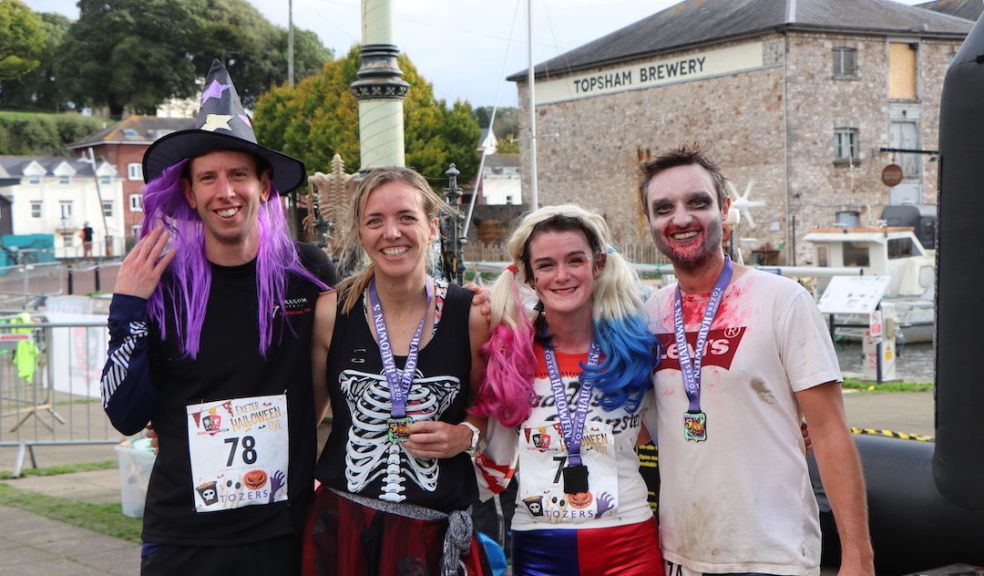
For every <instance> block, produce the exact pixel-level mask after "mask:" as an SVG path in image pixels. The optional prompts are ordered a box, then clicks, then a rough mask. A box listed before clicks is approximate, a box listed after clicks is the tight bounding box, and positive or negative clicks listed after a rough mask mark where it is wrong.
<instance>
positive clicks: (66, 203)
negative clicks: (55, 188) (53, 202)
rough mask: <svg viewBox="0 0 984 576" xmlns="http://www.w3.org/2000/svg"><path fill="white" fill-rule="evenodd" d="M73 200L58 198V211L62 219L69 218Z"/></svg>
mask: <svg viewBox="0 0 984 576" xmlns="http://www.w3.org/2000/svg"><path fill="white" fill-rule="evenodd" d="M72 204H73V202H72V201H71V200H59V201H58V211H59V213H60V214H61V217H62V218H64V219H68V220H71V218H72V211H73V206H72Z"/></svg>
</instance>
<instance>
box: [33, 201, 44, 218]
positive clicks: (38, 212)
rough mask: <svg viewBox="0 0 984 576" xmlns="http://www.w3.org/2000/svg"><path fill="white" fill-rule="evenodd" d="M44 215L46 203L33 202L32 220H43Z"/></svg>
mask: <svg viewBox="0 0 984 576" xmlns="http://www.w3.org/2000/svg"><path fill="white" fill-rule="evenodd" d="M43 215H44V202H42V201H40V200H31V218H41V217H42V216H43Z"/></svg>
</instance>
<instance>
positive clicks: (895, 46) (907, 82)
mask: <svg viewBox="0 0 984 576" xmlns="http://www.w3.org/2000/svg"><path fill="white" fill-rule="evenodd" d="M918 47H919V45H918V44H916V43H915V42H892V43H890V44H889V45H888V97H889V98H891V99H892V100H915V99H916V49H917V48H918Z"/></svg>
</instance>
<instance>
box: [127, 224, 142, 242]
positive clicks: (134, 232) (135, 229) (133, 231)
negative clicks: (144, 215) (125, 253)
mask: <svg viewBox="0 0 984 576" xmlns="http://www.w3.org/2000/svg"><path fill="white" fill-rule="evenodd" d="M142 229H143V225H141V224H133V225H132V226H130V236H133V239H134V240H139V239H140V231H141V230H142Z"/></svg>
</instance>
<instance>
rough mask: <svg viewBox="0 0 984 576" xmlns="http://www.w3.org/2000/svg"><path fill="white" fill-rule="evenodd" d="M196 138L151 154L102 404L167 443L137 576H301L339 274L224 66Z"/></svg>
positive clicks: (297, 178)
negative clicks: (319, 320) (304, 224)
mask: <svg viewBox="0 0 984 576" xmlns="http://www.w3.org/2000/svg"><path fill="white" fill-rule="evenodd" d="M196 126H197V127H196V128H194V129H191V130H183V131H180V132H174V133H171V134H168V135H167V136H164V137H162V138H160V139H158V140H157V141H156V142H154V144H153V145H151V147H150V148H149V149H148V150H147V152H146V154H145V155H144V162H143V173H144V177H145V178H147V180H148V184H147V186H146V187H145V188H144V222H143V233H142V239H141V240H140V241H139V242H137V244H136V245H135V246H134V247H133V250H132V251H131V252H130V254H129V255H128V256H127V257H126V259H125V260H124V261H123V265H122V266H121V268H120V272H119V275H118V278H117V282H116V286H115V288H114V290H113V301H112V303H111V305H110V313H109V333H110V349H109V357H108V360H107V362H106V366H105V368H104V370H103V376H102V397H103V405H104V407H105V410H106V413H107V415H108V416H109V418H110V420H111V422H112V423H113V425H114V426H115V427H116V428H117V429H118V430H119V431H120V432H122V433H124V434H134V433H136V432H139V431H140V430H141V429H143V428H144V426H146V425H147V424H148V422H150V423H152V425H153V427H154V429H155V431H156V433H157V434H158V436H159V442H160V452H159V454H158V457H157V461H156V463H155V465H154V470H153V472H152V474H151V477H150V485H149V487H148V491H147V504H146V508H145V512H144V526H143V535H142V537H143V541H144V545H143V549H142V554H141V556H142V558H141V574H144V575H157V574H162V575H163V574H181V575H183V576H188V575H192V574H208V575H212V574H291V573H296V572H297V571H298V570H299V562H300V540H299V538H300V533H301V530H302V528H303V520H304V517H305V514H306V512H307V505H308V502H309V501H310V497H311V493H312V490H313V473H314V464H315V450H316V433H315V411H314V408H313V404H314V397H313V392H312V377H311V362H310V350H311V334H312V326H313V322H314V306H315V302H316V300H317V299H318V296H319V295H320V293H322V292H323V291H325V290H327V284H326V283H328V284H330V283H334V282H335V280H336V277H335V272H334V268H333V267H332V266H331V263H330V262H329V261H328V259H327V257H326V256H325V254H324V253H323V252H321V251H320V250H318V249H316V248H314V247H310V246H302V245H295V244H294V243H293V242H291V240H290V238H289V236H288V234H287V226H286V220H285V218H284V213H283V207H282V205H281V203H280V192H281V191H283V192H287V191H290V190H292V189H294V188H296V187H297V186H299V185H300V184H301V183H302V182H303V180H304V176H305V171H304V164H303V163H302V162H300V161H299V160H296V159H294V158H291V157H289V156H285V155H283V154H280V153H279V152H276V151H273V150H269V149H267V148H264V147H262V146H260V145H258V144H257V143H256V138H255V136H254V134H253V130H252V127H251V125H250V122H249V118H248V117H247V116H246V115H245V112H244V111H243V108H242V105H241V103H240V100H239V96H238V94H237V93H236V89H235V87H234V86H233V85H232V81H231V80H230V78H229V74H228V72H227V71H226V69H225V67H224V66H223V65H222V64H221V63H219V62H218V61H214V62H213V63H212V67H211V70H210V71H209V74H208V77H207V78H206V83H205V91H204V93H203V94H202V99H201V108H200V110H199V114H198V119H197V123H196ZM308 270H311V271H314V274H312V272H309V271H308ZM315 275H318V276H320V278H321V279H320V280H319V278H317V277H316V276H315ZM322 280H323V281H322Z"/></svg>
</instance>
